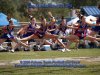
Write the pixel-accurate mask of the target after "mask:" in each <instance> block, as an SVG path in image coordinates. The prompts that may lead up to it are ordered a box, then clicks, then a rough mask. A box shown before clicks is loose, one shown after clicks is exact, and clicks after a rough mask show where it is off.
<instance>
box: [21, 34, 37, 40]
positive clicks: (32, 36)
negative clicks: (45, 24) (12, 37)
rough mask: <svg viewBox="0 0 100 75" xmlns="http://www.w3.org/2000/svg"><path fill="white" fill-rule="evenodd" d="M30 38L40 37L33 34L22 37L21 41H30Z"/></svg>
mask: <svg viewBox="0 0 100 75" xmlns="http://www.w3.org/2000/svg"><path fill="white" fill-rule="evenodd" d="M30 39H39V38H38V36H36V35H34V34H33V35H30V36H28V37H25V38H22V39H20V41H28V40H30Z"/></svg>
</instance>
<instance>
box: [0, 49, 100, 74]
mask: <svg viewBox="0 0 100 75" xmlns="http://www.w3.org/2000/svg"><path fill="white" fill-rule="evenodd" d="M99 56H100V49H80V50H73V51H71V52H65V53H63V52H60V51H42V52H41V51H37V52H33V51H29V52H23V51H20V52H15V53H9V52H0V61H10V60H21V59H41V58H42V59H43V58H66V57H99ZM83 63H85V64H86V67H85V68H66V67H37V68H36V67H26V68H25V67H23V68H17V67H9V66H8V67H0V75H100V62H83Z"/></svg>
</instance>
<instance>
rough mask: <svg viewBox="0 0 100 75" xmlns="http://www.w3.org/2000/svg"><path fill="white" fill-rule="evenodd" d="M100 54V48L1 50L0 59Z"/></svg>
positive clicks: (94, 55) (91, 55)
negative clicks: (63, 50) (67, 50)
mask: <svg viewBox="0 0 100 75" xmlns="http://www.w3.org/2000/svg"><path fill="white" fill-rule="evenodd" d="M97 56H100V49H80V50H72V51H70V52H65V53H63V52H61V51H35V52H34V51H29V52H24V51H19V52H15V53H10V52H0V60H19V59H41V58H59V57H97Z"/></svg>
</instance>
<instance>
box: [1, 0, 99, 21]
mask: <svg viewBox="0 0 100 75" xmlns="http://www.w3.org/2000/svg"><path fill="white" fill-rule="evenodd" d="M29 1H32V2H33V3H34V4H43V3H44V4H45V3H46V4H48V3H56V4H58V3H71V4H72V5H73V7H74V8H80V6H87V5H97V4H98V3H100V0H0V12H3V13H5V14H11V15H12V17H14V18H17V19H18V20H19V21H28V15H29V13H28V10H27V3H28V2H29ZM48 11H51V12H52V13H53V15H54V16H56V17H57V16H61V15H64V16H66V17H67V16H68V12H69V11H70V9H67V8H39V9H38V11H33V12H32V13H31V14H33V15H34V16H35V17H36V18H38V17H39V15H43V16H45V17H46V18H48V15H47V12H48ZM62 12H63V13H62Z"/></svg>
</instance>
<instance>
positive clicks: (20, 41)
mask: <svg viewBox="0 0 100 75" xmlns="http://www.w3.org/2000/svg"><path fill="white" fill-rule="evenodd" d="M76 14H77V17H78V18H79V20H78V21H77V22H76V23H74V24H70V25H68V23H67V20H66V19H65V18H64V16H61V18H60V19H61V21H60V24H56V21H57V19H56V18H55V17H54V16H53V15H52V13H51V12H48V18H49V19H50V20H49V21H47V19H46V18H45V17H44V16H40V17H39V20H40V24H37V21H36V18H35V17H34V16H32V15H29V19H30V23H29V24H28V25H25V26H24V27H22V28H20V29H19V31H18V32H17V37H15V36H14V35H13V31H14V25H13V22H12V20H11V17H9V16H8V17H7V20H8V21H9V25H7V26H4V27H2V34H1V35H0V45H1V46H0V48H1V49H4V48H3V46H2V43H3V42H4V41H5V40H7V39H10V40H11V41H13V42H15V43H16V45H15V46H12V48H11V50H10V51H11V52H14V51H15V49H16V48H17V47H19V46H23V47H25V48H30V46H31V45H30V44H29V41H30V40H31V39H34V40H35V42H37V39H39V40H40V41H41V42H40V43H39V45H40V47H41V46H43V45H50V46H53V45H54V44H59V46H61V47H62V49H61V51H62V52H65V51H71V49H70V45H71V43H73V42H74V43H75V49H78V47H79V44H81V42H82V43H83V44H84V45H85V44H87V40H88V42H93V43H95V44H96V45H99V41H100V37H97V35H98V33H99V32H100V17H93V18H87V17H86V16H84V15H82V14H80V13H76ZM62 40H66V43H64V42H63V41H62Z"/></svg>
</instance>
